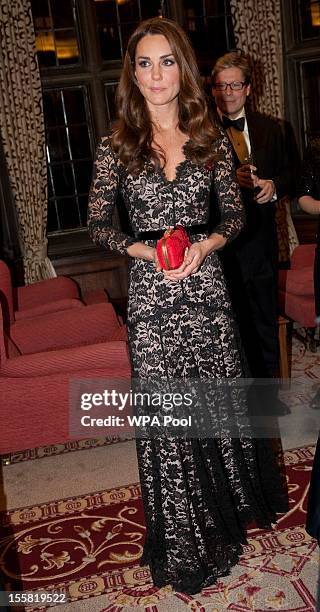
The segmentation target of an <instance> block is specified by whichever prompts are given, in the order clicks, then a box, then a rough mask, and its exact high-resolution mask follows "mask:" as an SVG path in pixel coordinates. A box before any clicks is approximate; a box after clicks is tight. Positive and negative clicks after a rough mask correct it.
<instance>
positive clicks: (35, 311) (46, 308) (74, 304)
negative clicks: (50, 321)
mask: <svg viewBox="0 0 320 612" xmlns="http://www.w3.org/2000/svg"><path fill="white" fill-rule="evenodd" d="M69 308H85V304H83V302H81V300H78V299H75V298H66V299H64V300H57V301H56V302H48V303H47V304H41V305H39V306H35V307H34V308H26V309H25V310H16V311H15V313H14V316H15V320H16V321H20V320H21V319H32V318H33V317H39V316H42V315H45V314H48V313H51V312H61V311H62V310H69Z"/></svg>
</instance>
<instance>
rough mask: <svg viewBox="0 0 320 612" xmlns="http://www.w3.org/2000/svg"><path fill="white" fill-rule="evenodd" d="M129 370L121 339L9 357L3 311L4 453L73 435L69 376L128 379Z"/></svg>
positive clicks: (0, 435)
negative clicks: (70, 431)
mask: <svg viewBox="0 0 320 612" xmlns="http://www.w3.org/2000/svg"><path fill="white" fill-rule="evenodd" d="M130 373H131V368H130V362H129V356H128V350H127V344H126V342H124V341H123V340H114V341H110V342H102V343H99V344H90V345H87V346H78V347H73V348H66V349H63V350H52V351H48V352H42V353H34V354H28V355H20V356H17V357H13V358H10V359H8V355H7V351H6V339H5V336H4V333H3V324H2V314H1V309H0V454H7V453H10V452H18V451H21V450H23V449H26V448H34V447H36V446H43V445H48V444H57V443H59V442H65V441H68V440H70V439H72V438H71V437H70V434H69V383H70V380H71V379H73V378H77V379H79V378H80V379H81V378H104V379H105V378H113V379H119V378H120V379H123V378H124V379H129V378H130ZM104 435H105V434H104Z"/></svg>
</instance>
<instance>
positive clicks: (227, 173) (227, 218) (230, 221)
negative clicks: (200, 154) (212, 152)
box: [213, 135, 245, 242]
mask: <svg viewBox="0 0 320 612" xmlns="http://www.w3.org/2000/svg"><path fill="white" fill-rule="evenodd" d="M216 153H217V156H218V160H217V161H216V162H215V168H214V179H213V180H214V191H215V194H216V198H217V200H218V204H219V209H220V222H219V223H218V225H217V226H216V227H215V228H214V231H215V232H216V233H217V234H221V235H222V236H224V238H226V239H227V241H228V242H230V241H231V240H233V239H234V238H236V236H237V235H238V234H239V232H240V231H241V230H242V228H243V227H244V223H245V213H244V207H243V204H242V198H241V192H240V187H239V184H238V182H237V178H236V173H235V168H234V163H233V156H232V150H231V145H230V144H229V141H228V139H227V137H226V136H224V135H223V136H221V138H220V139H219V140H218V141H217V144H216Z"/></svg>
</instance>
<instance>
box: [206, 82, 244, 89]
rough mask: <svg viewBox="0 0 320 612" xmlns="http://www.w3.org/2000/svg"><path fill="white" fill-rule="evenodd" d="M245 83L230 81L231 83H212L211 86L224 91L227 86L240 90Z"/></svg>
mask: <svg viewBox="0 0 320 612" xmlns="http://www.w3.org/2000/svg"><path fill="white" fill-rule="evenodd" d="M245 85H247V83H246V82H245V81H232V83H213V87H214V88H215V89H217V91H226V90H227V89H228V87H230V89H232V91H240V90H241V89H243V88H244V86H245Z"/></svg>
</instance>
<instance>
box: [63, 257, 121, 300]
mask: <svg viewBox="0 0 320 612" xmlns="http://www.w3.org/2000/svg"><path fill="white" fill-rule="evenodd" d="M52 263H53V265H54V268H55V270H56V272H57V274H58V276H60V275H66V276H70V277H71V278H73V279H74V280H75V281H76V282H77V283H78V285H79V287H80V290H81V292H82V293H85V292H87V291H94V290H95V289H106V290H107V292H108V294H109V296H110V298H111V299H116V300H119V299H120V300H121V299H123V298H125V297H126V296H127V293H128V284H127V267H128V258H127V257H126V256H124V255H117V254H112V253H105V254H104V253H90V254H84V255H77V257H72V256H69V257H61V258H58V259H52Z"/></svg>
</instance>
